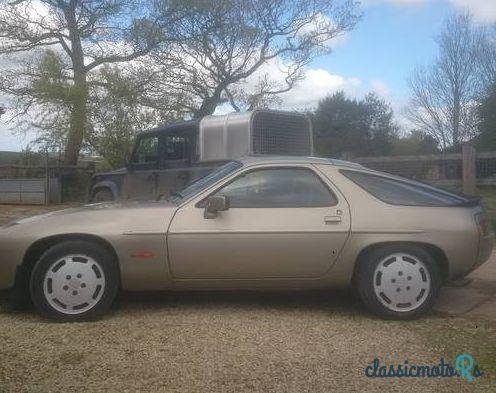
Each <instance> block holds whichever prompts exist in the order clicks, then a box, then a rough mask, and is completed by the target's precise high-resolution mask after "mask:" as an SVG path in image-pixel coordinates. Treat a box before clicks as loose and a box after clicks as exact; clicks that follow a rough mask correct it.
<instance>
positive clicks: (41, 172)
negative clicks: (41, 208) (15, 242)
mask: <svg viewBox="0 0 496 393" xmlns="http://www.w3.org/2000/svg"><path fill="white" fill-rule="evenodd" d="M94 172H95V169H94V165H88V166H27V165H0V203H18V204H49V203H61V202H68V201H85V200H86V198H87V190H88V185H89V183H90V179H91V177H92V176H93V174H94Z"/></svg>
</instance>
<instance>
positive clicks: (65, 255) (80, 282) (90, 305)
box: [30, 240, 119, 322]
mask: <svg viewBox="0 0 496 393" xmlns="http://www.w3.org/2000/svg"><path fill="white" fill-rule="evenodd" d="M118 288H119V268H118V264H117V261H115V258H114V257H113V256H112V255H111V254H110V253H109V252H108V251H107V250H106V249H105V248H104V247H102V246H100V245H99V244H97V243H94V242H91V241H83V240H69V241H64V242H61V243H59V244H56V245H54V246H53V247H51V248H50V249H48V250H47V251H46V252H45V253H44V254H43V255H42V256H41V258H40V259H39V260H38V262H37V263H36V265H35V266H34V269H33V272H32V274H31V279H30V294H31V299H32V301H33V304H34V305H35V307H36V309H37V310H38V312H39V313H40V314H41V315H42V316H44V317H47V318H50V319H52V320H55V321H59V322H82V321H91V320H95V319H97V318H99V317H100V316H102V315H103V314H104V313H105V312H106V311H108V309H109V308H110V306H111V305H112V302H113V301H114V299H115V297H116V295H117V292H118Z"/></svg>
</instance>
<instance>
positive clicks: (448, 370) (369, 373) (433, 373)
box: [365, 353, 483, 382]
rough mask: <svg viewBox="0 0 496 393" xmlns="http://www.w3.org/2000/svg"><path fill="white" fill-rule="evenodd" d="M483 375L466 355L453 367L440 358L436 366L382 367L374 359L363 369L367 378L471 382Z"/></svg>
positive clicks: (471, 358) (405, 363) (461, 356)
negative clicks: (444, 379)
mask: <svg viewBox="0 0 496 393" xmlns="http://www.w3.org/2000/svg"><path fill="white" fill-rule="evenodd" d="M482 375H483V373H482V371H481V369H480V368H479V365H478V364H476V363H475V362H474V358H473V357H472V356H471V355H469V354H468V353H464V354H461V355H458V357H457V358H456V360H455V366H453V365H452V364H451V363H449V362H445V360H444V359H443V358H441V360H440V362H439V363H438V364H431V365H427V364H421V365H419V364H410V362H409V361H408V360H405V361H404V363H403V364H389V365H385V364H384V365H382V364H381V363H380V361H379V359H378V358H375V359H374V360H373V361H372V362H371V363H370V364H369V365H368V366H367V367H365V376H366V377H368V378H464V379H466V380H467V381H468V382H472V381H473V380H474V378H479V377H481V376H482Z"/></svg>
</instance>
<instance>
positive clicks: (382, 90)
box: [370, 79, 391, 98]
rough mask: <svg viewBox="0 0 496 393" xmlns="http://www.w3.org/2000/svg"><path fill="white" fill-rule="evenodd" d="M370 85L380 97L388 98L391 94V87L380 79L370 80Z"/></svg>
mask: <svg viewBox="0 0 496 393" xmlns="http://www.w3.org/2000/svg"><path fill="white" fill-rule="evenodd" d="M370 85H371V86H372V90H374V91H375V92H376V93H377V94H378V95H380V96H381V97H382V98H389V96H390V95H391V89H390V88H389V86H388V85H387V84H386V83H385V82H383V81H381V80H380V79H373V80H371V81H370Z"/></svg>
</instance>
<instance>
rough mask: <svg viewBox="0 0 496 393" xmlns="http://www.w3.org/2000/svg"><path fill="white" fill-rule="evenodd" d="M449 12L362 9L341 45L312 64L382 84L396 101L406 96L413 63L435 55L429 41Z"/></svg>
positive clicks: (435, 7)
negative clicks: (360, 18)
mask: <svg viewBox="0 0 496 393" xmlns="http://www.w3.org/2000/svg"><path fill="white" fill-rule="evenodd" d="M452 11H453V10H452V7H451V6H450V4H448V3H444V4H443V3H441V2H435V1H431V2H425V3H418V4H415V3H414V4H409V5H395V4H391V3H386V2H385V3H382V4H381V3H380V4H377V5H365V6H363V12H364V15H363V19H362V21H361V22H360V23H359V24H358V26H357V27H356V28H355V30H353V31H351V32H350V33H348V36H347V39H346V41H345V42H344V43H343V44H342V45H341V46H338V47H337V48H335V50H334V53H332V54H331V55H329V56H326V57H323V58H319V59H317V60H316V61H315V62H314V63H313V65H312V66H314V67H319V68H325V69H327V70H329V71H331V72H332V73H336V74H339V75H343V76H345V77H357V78H360V79H361V80H362V81H364V82H365V84H367V83H371V81H374V80H376V81H382V82H383V83H384V84H385V85H386V86H387V88H388V89H389V90H390V91H391V93H392V94H394V96H395V97H397V98H405V97H406V96H407V95H408V88H407V82H406V80H407V77H408V75H409V74H410V73H411V71H412V69H413V67H414V66H415V64H417V63H427V62H428V61H429V60H430V59H432V58H433V57H434V56H435V55H436V51H437V48H436V45H435V43H434V40H433V37H435V35H436V34H437V33H438V32H439V31H440V29H441V28H442V23H443V20H444V19H445V18H446V17H447V16H448V15H449V14H450V13H451V12H452ZM365 87H366V86H365ZM370 87H372V86H370Z"/></svg>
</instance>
